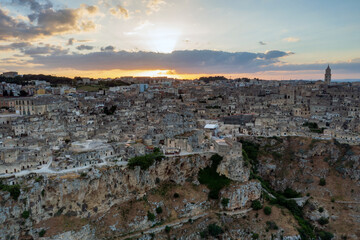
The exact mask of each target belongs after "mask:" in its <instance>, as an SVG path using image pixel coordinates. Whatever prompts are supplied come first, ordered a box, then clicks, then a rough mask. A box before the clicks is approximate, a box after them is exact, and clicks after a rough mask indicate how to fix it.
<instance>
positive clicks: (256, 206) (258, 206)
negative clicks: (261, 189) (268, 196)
mask: <svg viewBox="0 0 360 240" xmlns="http://www.w3.org/2000/svg"><path fill="white" fill-rule="evenodd" d="M251 208H252V209H254V210H256V211H257V210H260V209H262V205H261V202H260V201H259V200H255V201H253V202H252V203H251Z"/></svg>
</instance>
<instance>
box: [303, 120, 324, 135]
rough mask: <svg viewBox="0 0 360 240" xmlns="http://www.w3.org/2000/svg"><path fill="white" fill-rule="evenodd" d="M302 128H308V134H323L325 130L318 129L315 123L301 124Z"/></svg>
mask: <svg viewBox="0 0 360 240" xmlns="http://www.w3.org/2000/svg"><path fill="white" fill-rule="evenodd" d="M303 126H304V127H308V128H309V130H310V132H313V133H324V129H325V128H319V126H318V124H317V123H314V122H306V123H304V124H303Z"/></svg>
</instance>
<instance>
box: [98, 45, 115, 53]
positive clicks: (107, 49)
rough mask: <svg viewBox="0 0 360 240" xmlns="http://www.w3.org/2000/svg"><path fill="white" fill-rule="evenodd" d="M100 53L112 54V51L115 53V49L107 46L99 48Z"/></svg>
mask: <svg viewBox="0 0 360 240" xmlns="http://www.w3.org/2000/svg"><path fill="white" fill-rule="evenodd" d="M101 51H102V52H113V51H115V47H114V46H107V47H104V48H101Z"/></svg>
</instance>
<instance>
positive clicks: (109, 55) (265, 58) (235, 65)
mask: <svg viewBox="0 0 360 240" xmlns="http://www.w3.org/2000/svg"><path fill="white" fill-rule="evenodd" d="M288 55H290V53H287V52H282V51H268V52H266V53H250V52H235V53H231V52H222V51H211V50H192V51H174V52H172V53H155V52H127V51H118V52H116V51H114V47H112V46H108V47H105V48H102V49H101V52H92V53H88V54H77V53H74V54H64V55H56V56H53V55H48V56H35V57H34V59H33V60H32V61H31V63H33V64H42V65H43V67H45V68H70V69H76V70H114V69H121V70H149V69H159V70H169V69H171V70H173V71H176V72H178V73H209V74H211V73H242V72H257V71H261V69H263V68H264V67H266V66H269V65H272V64H274V63H279V62H280V60H279V58H281V57H285V56H288Z"/></svg>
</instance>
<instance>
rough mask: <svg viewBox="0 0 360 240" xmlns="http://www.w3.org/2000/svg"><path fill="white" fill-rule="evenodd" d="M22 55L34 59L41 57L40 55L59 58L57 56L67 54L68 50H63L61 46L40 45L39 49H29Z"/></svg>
mask: <svg viewBox="0 0 360 240" xmlns="http://www.w3.org/2000/svg"><path fill="white" fill-rule="evenodd" d="M22 53H24V54H26V55H29V56H32V57H34V56H39V55H52V56H57V55H64V54H67V53H68V50H67V49H63V48H62V47H60V46H55V45H50V44H45V45H40V46H37V47H29V48H26V49H23V50H22Z"/></svg>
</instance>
